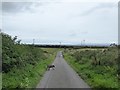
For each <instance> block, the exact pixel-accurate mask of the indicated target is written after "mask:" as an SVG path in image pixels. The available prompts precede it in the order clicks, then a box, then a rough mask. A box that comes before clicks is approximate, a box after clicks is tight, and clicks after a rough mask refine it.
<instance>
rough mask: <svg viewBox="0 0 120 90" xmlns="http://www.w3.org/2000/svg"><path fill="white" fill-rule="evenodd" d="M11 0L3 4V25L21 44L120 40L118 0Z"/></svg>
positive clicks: (85, 42)
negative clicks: (119, 33)
mask: <svg viewBox="0 0 120 90" xmlns="http://www.w3.org/2000/svg"><path fill="white" fill-rule="evenodd" d="M8 1H9V0H6V2H5V1H4V2H2V3H1V4H2V9H1V12H2V13H1V14H0V19H1V18H2V19H1V20H2V22H0V26H1V27H0V28H2V31H3V32H5V33H7V34H9V35H11V36H12V37H14V36H18V39H21V40H22V43H33V39H34V41H35V44H59V43H60V42H61V44H77V45H78V44H90V43H97V44H106V43H118V1H117V0H109V2H108V0H98V1H97V0H96V1H95V0H91V1H90V0H49V1H48V0H40V1H38V0H36V1H33V0H31V2H30V0H29V1H27V0H26V2H23V1H22V0H21V1H20V0H18V2H17V0H16V1H15V0H13V1H11V2H10V1H9V2H8ZM0 6H1V5H0Z"/></svg>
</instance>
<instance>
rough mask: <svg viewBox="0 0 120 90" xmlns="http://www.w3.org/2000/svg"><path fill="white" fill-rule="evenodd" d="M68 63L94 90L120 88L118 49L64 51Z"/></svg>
mask: <svg viewBox="0 0 120 90" xmlns="http://www.w3.org/2000/svg"><path fill="white" fill-rule="evenodd" d="M64 56H65V59H66V61H67V62H68V63H69V64H70V65H71V66H72V67H73V68H74V70H75V71H76V72H77V73H78V74H79V75H80V76H81V77H82V78H83V79H84V80H85V81H86V82H87V83H88V84H89V85H90V86H91V87H92V88H103V89H105V88H118V77H119V76H118V73H117V71H118V63H117V60H118V49H117V48H116V47H114V48H113V47H110V48H107V49H104V50H103V49H101V50H100V49H96V50H90V49H89V50H80V49H79V50H73V49H71V50H67V51H64Z"/></svg>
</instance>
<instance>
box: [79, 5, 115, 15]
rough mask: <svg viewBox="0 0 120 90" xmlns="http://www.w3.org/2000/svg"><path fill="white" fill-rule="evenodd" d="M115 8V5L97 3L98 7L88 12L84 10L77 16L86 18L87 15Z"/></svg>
mask: <svg viewBox="0 0 120 90" xmlns="http://www.w3.org/2000/svg"><path fill="white" fill-rule="evenodd" d="M116 6H117V5H116V4H115V3H99V4H98V5H96V6H94V7H92V8H90V9H89V10H86V11H85V12H83V13H82V14H79V16H86V15H89V14H91V13H93V12H95V11H97V10H99V9H105V8H114V7H116Z"/></svg>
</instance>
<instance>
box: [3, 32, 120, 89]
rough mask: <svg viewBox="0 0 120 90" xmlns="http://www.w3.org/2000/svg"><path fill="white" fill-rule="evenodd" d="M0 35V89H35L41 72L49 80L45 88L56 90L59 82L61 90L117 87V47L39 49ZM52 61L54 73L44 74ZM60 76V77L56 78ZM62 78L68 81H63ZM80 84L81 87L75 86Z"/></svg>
mask: <svg viewBox="0 0 120 90" xmlns="http://www.w3.org/2000/svg"><path fill="white" fill-rule="evenodd" d="M1 35H2V41H3V43H2V45H3V47H2V51H3V53H2V60H3V61H2V88H24V89H25V88H36V86H37V85H38V83H39V82H40V81H41V79H43V78H44V74H45V72H47V73H50V74H47V76H48V77H49V75H50V77H51V78H48V80H49V83H48V87H52V86H53V87H60V84H59V83H61V82H64V83H67V84H64V85H63V86H64V87H67V86H69V85H71V87H75V86H77V87H78V86H80V85H81V86H80V87H89V86H90V87H91V88H93V89H98V88H102V89H106V88H119V86H120V85H119V83H118V80H120V76H119V72H120V68H119V64H120V62H119V57H120V55H119V52H118V51H119V50H118V48H117V47H108V48H79V49H73V48H66V49H65V48H40V47H35V46H34V45H25V44H20V43H18V42H17V38H15V37H14V38H11V36H9V35H7V34H4V33H2V34H1ZM118 55H119V56H118ZM64 59H65V60H64ZM65 61H67V63H68V64H69V65H70V66H71V67H72V68H73V69H74V70H75V71H76V72H77V73H78V74H79V77H81V78H82V79H83V80H84V81H85V82H86V84H85V83H84V81H83V80H82V79H80V80H79V81H78V79H79V77H77V75H76V74H75V72H74V71H73V70H72V68H71V67H70V66H69V65H68V64H67V63H66V62H65ZM53 62H54V64H55V66H56V68H55V70H53V71H52V70H50V71H46V66H47V65H49V64H51V63H53ZM68 73H71V75H70V74H68ZM60 75H62V78H59V77H60ZM65 77H66V78H68V80H65V79H64V78H65ZM72 77H74V78H75V77H76V79H75V80H74V83H68V82H70V81H71V80H72ZM54 79H55V80H54ZM64 80H65V81H64ZM59 81H60V82H59ZM51 82H53V83H51ZM81 82H82V83H84V84H80V85H79V83H81ZM75 83H76V84H75ZM87 84H88V85H89V86H88V85H87ZM61 85H62V84H61ZM63 86H61V87H63Z"/></svg>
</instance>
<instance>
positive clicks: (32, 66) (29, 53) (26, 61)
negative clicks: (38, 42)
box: [0, 33, 58, 89]
mask: <svg viewBox="0 0 120 90" xmlns="http://www.w3.org/2000/svg"><path fill="white" fill-rule="evenodd" d="M0 35H2V42H3V43H2V88H7V89H9V88H35V87H36V85H37V83H38V82H39V81H40V79H41V78H42V76H43V75H44V73H45V71H46V66H47V65H48V64H50V63H52V62H53V60H54V59H55V55H56V53H57V51H58V49H52V48H40V47H35V46H34V45H26V44H20V43H18V42H17V38H16V37H14V38H11V36H9V35H7V34H5V33H0ZM0 67H1V66H0Z"/></svg>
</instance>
